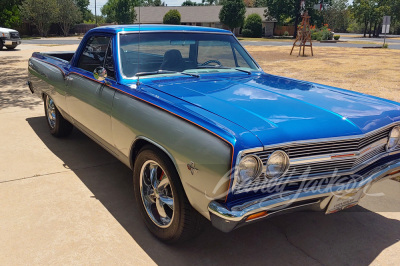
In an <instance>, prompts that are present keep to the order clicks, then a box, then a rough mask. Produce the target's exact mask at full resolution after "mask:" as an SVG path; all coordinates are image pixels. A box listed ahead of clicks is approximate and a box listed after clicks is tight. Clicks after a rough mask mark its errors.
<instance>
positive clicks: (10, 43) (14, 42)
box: [3, 39, 21, 46]
mask: <svg viewBox="0 0 400 266" xmlns="http://www.w3.org/2000/svg"><path fill="white" fill-rule="evenodd" d="M20 44H21V40H20V39H15V40H12V39H11V40H3V45H4V46H14V45H15V46H17V45H20Z"/></svg>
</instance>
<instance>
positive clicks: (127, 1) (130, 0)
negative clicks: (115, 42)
mask: <svg viewBox="0 0 400 266" xmlns="http://www.w3.org/2000/svg"><path fill="white" fill-rule="evenodd" d="M137 5H138V3H137V2H136V1H135V0H109V1H108V2H107V3H106V4H105V5H104V6H103V7H102V8H101V13H102V14H103V15H104V16H106V21H107V22H109V23H111V22H116V23H118V24H132V23H133V22H134V21H135V20H136V12H135V6H137Z"/></svg>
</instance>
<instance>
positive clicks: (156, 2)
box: [138, 0, 165, 6]
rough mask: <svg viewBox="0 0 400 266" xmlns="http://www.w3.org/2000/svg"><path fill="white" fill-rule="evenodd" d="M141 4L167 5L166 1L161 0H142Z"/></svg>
mask: <svg viewBox="0 0 400 266" xmlns="http://www.w3.org/2000/svg"><path fill="white" fill-rule="evenodd" d="M138 5H140V6H165V2H162V1H161V0H141V1H140V2H139V4H138Z"/></svg>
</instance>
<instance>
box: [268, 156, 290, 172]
mask: <svg viewBox="0 0 400 266" xmlns="http://www.w3.org/2000/svg"><path fill="white" fill-rule="evenodd" d="M289 164H290V162H289V156H288V155H287V154H286V152H284V151H274V152H273V153H272V154H271V155H270V156H269V157H268V161H267V172H266V174H267V177H268V178H274V177H275V178H278V177H281V176H282V175H284V174H285V173H286V172H287V170H288V169H289Z"/></svg>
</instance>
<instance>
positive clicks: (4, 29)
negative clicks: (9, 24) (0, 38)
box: [0, 27, 17, 33]
mask: <svg viewBox="0 0 400 266" xmlns="http://www.w3.org/2000/svg"><path fill="white" fill-rule="evenodd" d="M0 32H8V33H10V32H17V31H16V30H13V29H7V28H1V27H0Z"/></svg>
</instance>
